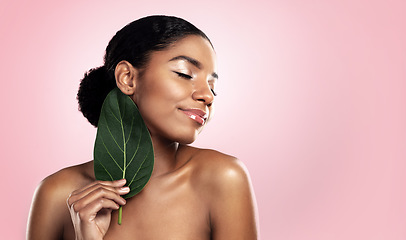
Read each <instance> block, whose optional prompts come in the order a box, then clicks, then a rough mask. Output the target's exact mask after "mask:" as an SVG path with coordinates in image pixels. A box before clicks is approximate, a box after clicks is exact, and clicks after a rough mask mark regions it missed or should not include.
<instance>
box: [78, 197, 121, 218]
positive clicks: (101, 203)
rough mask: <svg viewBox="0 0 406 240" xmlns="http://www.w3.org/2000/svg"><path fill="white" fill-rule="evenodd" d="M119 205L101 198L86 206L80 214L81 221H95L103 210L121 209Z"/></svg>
mask: <svg viewBox="0 0 406 240" xmlns="http://www.w3.org/2000/svg"><path fill="white" fill-rule="evenodd" d="M119 207H120V206H119V205H118V204H117V203H115V202H114V201H112V200H109V199H105V198H101V199H97V200H96V201H93V202H91V203H90V204H88V205H86V207H85V208H83V209H82V210H81V211H80V212H78V215H79V218H80V219H81V221H85V222H91V221H93V220H94V219H95V217H96V215H97V213H98V212H99V211H100V210H102V209H112V210H117V209H119Z"/></svg>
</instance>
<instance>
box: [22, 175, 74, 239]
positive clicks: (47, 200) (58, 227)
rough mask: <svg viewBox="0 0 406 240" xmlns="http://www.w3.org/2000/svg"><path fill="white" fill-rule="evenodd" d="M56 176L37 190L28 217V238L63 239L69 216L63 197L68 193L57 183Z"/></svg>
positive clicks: (42, 183) (48, 179)
mask: <svg viewBox="0 0 406 240" xmlns="http://www.w3.org/2000/svg"><path fill="white" fill-rule="evenodd" d="M54 180H55V179H54V177H52V176H51V177H49V178H47V179H45V180H43V181H42V182H41V184H40V185H39V186H38V188H37V190H36V191H35V194H34V198H33V201H32V205H31V210H30V214H29V219H28V229H27V239H29V240H36V239H41V240H48V239H49V240H51V239H62V236H63V226H64V222H65V221H66V218H69V212H68V208H67V207H66V203H65V201H64V200H63V199H66V198H67V196H65V195H66V194H63V191H61V190H60V188H58V186H57V184H55V181H54Z"/></svg>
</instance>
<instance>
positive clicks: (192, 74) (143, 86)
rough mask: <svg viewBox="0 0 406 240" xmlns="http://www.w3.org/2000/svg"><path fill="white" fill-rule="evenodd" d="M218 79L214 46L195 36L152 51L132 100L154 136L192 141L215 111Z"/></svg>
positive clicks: (183, 141)
mask: <svg viewBox="0 0 406 240" xmlns="http://www.w3.org/2000/svg"><path fill="white" fill-rule="evenodd" d="M216 80H217V74H216V59H215V53H214V50H213V48H212V47H211V45H210V43H209V42H208V41H207V40H206V39H204V38H202V37H200V36H195V35H191V36H187V37H185V38H183V39H181V40H178V41H177V42H175V44H173V45H172V46H170V47H168V48H167V49H165V50H163V51H156V52H153V53H152V54H151V56H150V60H149V63H148V64H147V66H146V68H145V69H144V70H143V74H142V76H141V77H140V78H139V79H137V81H136V88H135V93H134V95H132V99H133V101H134V102H135V103H136V104H137V106H138V108H139V110H140V113H141V115H142V116H143V119H144V121H145V123H146V125H147V127H148V129H149V131H150V133H151V136H152V137H159V138H164V139H167V140H170V141H176V142H179V143H183V144H188V143H192V142H193V141H194V140H195V139H196V137H197V135H198V134H199V133H200V131H201V130H202V129H203V127H204V126H205V125H206V124H207V121H208V120H209V119H210V117H211V115H212V113H213V101H214V95H215V94H214V85H215V83H216Z"/></svg>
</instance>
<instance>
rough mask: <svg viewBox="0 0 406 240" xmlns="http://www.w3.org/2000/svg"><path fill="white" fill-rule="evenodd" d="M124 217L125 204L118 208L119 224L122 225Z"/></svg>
mask: <svg viewBox="0 0 406 240" xmlns="http://www.w3.org/2000/svg"><path fill="white" fill-rule="evenodd" d="M122 217H123V206H120V208H119V209H118V225H121V218H122Z"/></svg>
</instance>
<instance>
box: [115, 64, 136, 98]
mask: <svg viewBox="0 0 406 240" xmlns="http://www.w3.org/2000/svg"><path fill="white" fill-rule="evenodd" d="M137 71H138V70H137V69H135V68H134V67H133V66H132V65H131V63H129V62H127V61H125V60H123V61H121V62H119V63H118V64H117V66H116V69H115V71H114V75H115V78H116V84H117V87H118V88H119V89H120V90H121V91H122V92H123V93H124V94H126V95H133V94H134V92H135V87H136V81H137V76H138V72H137Z"/></svg>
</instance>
